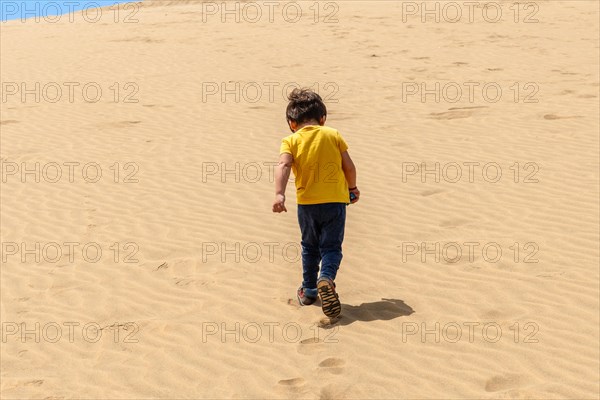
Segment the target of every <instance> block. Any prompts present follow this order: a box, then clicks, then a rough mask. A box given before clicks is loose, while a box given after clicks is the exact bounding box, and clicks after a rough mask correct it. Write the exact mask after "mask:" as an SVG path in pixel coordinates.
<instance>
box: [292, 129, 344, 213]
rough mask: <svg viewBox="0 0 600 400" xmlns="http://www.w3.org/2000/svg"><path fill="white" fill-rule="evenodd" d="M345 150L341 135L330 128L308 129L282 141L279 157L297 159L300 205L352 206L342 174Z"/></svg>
mask: <svg viewBox="0 0 600 400" xmlns="http://www.w3.org/2000/svg"><path fill="white" fill-rule="evenodd" d="M346 150H348V145H347V144H346V142H345V141H344V139H343V138H342V135H340V133H339V132H338V131H336V130H335V129H333V128H329V127H327V126H318V125H310V126H305V127H304V128H302V129H300V130H298V131H296V132H295V133H294V134H292V135H290V136H288V137H286V138H284V139H283V141H282V143H281V149H280V154H283V153H289V154H291V155H292V157H293V158H294V162H293V164H292V171H293V172H294V176H295V177H296V196H297V198H298V204H321V203H349V202H350V198H349V196H350V195H349V192H348V184H347V182H346V176H345V175H344V171H343V170H342V153H343V152H345V151H346Z"/></svg>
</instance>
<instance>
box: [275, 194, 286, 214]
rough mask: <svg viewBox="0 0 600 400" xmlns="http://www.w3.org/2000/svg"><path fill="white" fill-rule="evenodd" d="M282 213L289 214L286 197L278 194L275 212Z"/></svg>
mask: <svg viewBox="0 0 600 400" xmlns="http://www.w3.org/2000/svg"><path fill="white" fill-rule="evenodd" d="M282 211H285V212H287V208H285V195H283V194H276V195H275V200H274V201H273V212H276V213H280V212H282Z"/></svg>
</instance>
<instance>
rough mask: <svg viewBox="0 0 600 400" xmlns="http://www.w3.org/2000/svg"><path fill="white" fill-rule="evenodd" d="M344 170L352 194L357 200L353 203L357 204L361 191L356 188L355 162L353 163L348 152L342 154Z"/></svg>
mask: <svg viewBox="0 0 600 400" xmlns="http://www.w3.org/2000/svg"><path fill="white" fill-rule="evenodd" d="M342 170H343V171H344V175H345V176H346V182H348V189H350V193H354V195H355V196H356V198H355V199H354V200H352V203H356V202H357V201H358V199H359V198H360V190H358V188H357V187H356V167H355V166H354V162H352V158H350V154H348V152H347V151H344V152H343V153H342Z"/></svg>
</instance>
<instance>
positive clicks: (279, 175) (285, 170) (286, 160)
mask: <svg viewBox="0 0 600 400" xmlns="http://www.w3.org/2000/svg"><path fill="white" fill-rule="evenodd" d="M293 161H294V159H293V157H292V155H291V154H289V153H282V154H281V155H280V156H279V165H277V167H275V200H274V201H273V212H276V213H280V212H282V211H285V212H287V208H286V207H285V187H286V186H287V182H288V179H289V178H290V170H291V168H292V162H293Z"/></svg>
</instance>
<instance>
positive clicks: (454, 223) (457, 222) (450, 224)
mask: <svg viewBox="0 0 600 400" xmlns="http://www.w3.org/2000/svg"><path fill="white" fill-rule="evenodd" d="M467 223H469V221H467V220H464V219H451V220H448V221H442V222H440V228H456V227H459V226H461V225H465V224H467Z"/></svg>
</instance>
